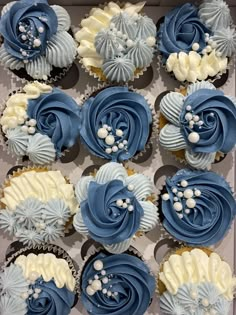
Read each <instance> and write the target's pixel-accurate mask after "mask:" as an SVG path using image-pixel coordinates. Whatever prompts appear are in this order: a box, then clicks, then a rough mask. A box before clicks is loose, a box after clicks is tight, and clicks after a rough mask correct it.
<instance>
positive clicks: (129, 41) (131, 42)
mask: <svg viewBox="0 0 236 315" xmlns="http://www.w3.org/2000/svg"><path fill="white" fill-rule="evenodd" d="M126 45H127V47H132V46H134V42H133V41H132V40H131V39H128V40H127V41H126Z"/></svg>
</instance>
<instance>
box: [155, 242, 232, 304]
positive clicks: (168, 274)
mask: <svg viewBox="0 0 236 315" xmlns="http://www.w3.org/2000/svg"><path fill="white" fill-rule="evenodd" d="M159 278H160V280H161V281H162V282H163V283H164V285H165V286H166V289H167V290H168V291H169V292H170V293H171V294H173V295H175V294H177V291H178V289H179V288H180V287H181V286H182V285H183V284H186V283H195V284H200V283H203V282H212V283H213V284H215V286H216V287H217V288H218V289H219V291H220V292H221V294H223V295H224V297H225V298H226V299H227V300H229V301H232V300H233V292H234V288H235V285H236V278H235V277H234V276H233V275H232V270H231V268H230V266H229V264H227V263H226V262H224V261H223V260H222V259H221V258H220V256H219V255H218V254H216V253H211V254H210V256H208V255H207V254H206V253H205V252H204V251H203V250H201V249H197V248H195V249H192V250H191V251H187V252H183V253H182V254H181V255H177V254H173V255H171V256H170V257H169V259H168V260H167V261H166V262H165V263H164V264H163V271H162V272H160V274H159Z"/></svg>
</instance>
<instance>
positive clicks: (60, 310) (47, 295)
mask: <svg viewBox="0 0 236 315" xmlns="http://www.w3.org/2000/svg"><path fill="white" fill-rule="evenodd" d="M31 288H32V289H33V290H35V289H36V288H38V289H40V290H41V292H40V293H39V297H38V298H37V299H35V298H34V297H33V296H32V297H31V299H27V307H28V311H27V315H36V314H37V315H68V314H70V312H71V308H72V306H73V304H74V300H75V293H73V292H71V291H70V290H68V289H67V288H66V287H63V288H58V287H57V286H56V284H55V282H54V281H53V280H50V281H48V282H46V281H43V279H42V278H39V279H37V281H36V282H35V284H34V285H32V286H31Z"/></svg>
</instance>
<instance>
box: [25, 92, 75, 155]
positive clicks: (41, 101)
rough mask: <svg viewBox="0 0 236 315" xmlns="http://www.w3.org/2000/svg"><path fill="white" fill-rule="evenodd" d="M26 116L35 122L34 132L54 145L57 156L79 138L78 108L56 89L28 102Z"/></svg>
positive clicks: (69, 98) (70, 98)
mask: <svg viewBox="0 0 236 315" xmlns="http://www.w3.org/2000/svg"><path fill="white" fill-rule="evenodd" d="M27 114H28V116H29V117H30V118H31V119H35V120H36V121H37V125H36V130H37V131H38V132H40V133H41V134H45V135H47V136H48V137H49V138H50V139H51V141H52V142H53V143H54V145H55V148H56V151H57V155H59V156H60V155H61V152H62V151H63V150H65V149H67V148H70V147H72V146H73V145H74V144H75V142H76V141H77V138H78V136H79V129H80V107H79V106H78V105H77V103H76V102H75V101H74V99H73V98H72V97H70V96H69V95H67V94H65V93H64V92H62V91H61V90H60V89H58V88H54V89H53V90H52V92H50V93H43V94H41V95H40V96H39V97H38V98H37V99H30V100H29V101H28V108H27Z"/></svg>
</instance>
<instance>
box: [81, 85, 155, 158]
mask: <svg viewBox="0 0 236 315" xmlns="http://www.w3.org/2000/svg"><path fill="white" fill-rule="evenodd" d="M151 123H152V113H151V110H150V108H149V106H148V104H147V102H146V100H145V98H144V97H143V96H142V95H140V94H138V93H135V92H132V91H129V90H128V88H127V87H118V86H117V87H109V88H106V89H104V90H102V91H100V92H99V93H98V94H97V95H96V96H95V97H94V96H91V97H90V98H89V99H88V100H87V101H86V102H85V103H84V105H83V106H82V126H81V131H80V135H81V139H82V141H83V143H84V144H85V145H86V146H87V147H88V149H89V150H90V151H91V153H93V154H95V155H97V156H99V157H102V158H105V159H109V160H113V161H114V162H116V161H124V160H128V159H129V158H131V157H133V156H134V155H135V154H136V153H137V152H139V151H142V150H144V148H145V145H146V143H147V141H148V138H149V134H150V128H151ZM104 124H107V125H109V126H111V127H112V133H113V135H115V131H116V129H121V130H122V131H123V136H122V137H121V138H119V140H120V141H121V142H122V141H123V140H127V142H128V144H127V146H128V148H127V150H123V149H122V150H118V151H117V152H112V153H106V151H105V150H106V148H108V147H109V146H108V145H107V144H106V143H105V141H104V139H100V138H99V137H98V136H97V131H98V129H99V128H101V127H102V126H103V125H104ZM115 140H118V138H117V137H116V136H115Z"/></svg>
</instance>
